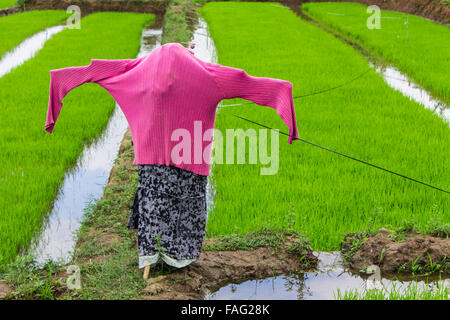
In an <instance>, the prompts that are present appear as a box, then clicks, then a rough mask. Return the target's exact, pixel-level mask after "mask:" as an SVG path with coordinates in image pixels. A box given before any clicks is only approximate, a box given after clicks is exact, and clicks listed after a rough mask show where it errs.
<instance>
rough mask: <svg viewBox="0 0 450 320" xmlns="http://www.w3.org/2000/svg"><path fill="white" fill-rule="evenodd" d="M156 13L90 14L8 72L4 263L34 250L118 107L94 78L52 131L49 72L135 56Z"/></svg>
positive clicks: (0, 237) (1, 138) (0, 136)
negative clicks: (62, 192)
mask: <svg viewBox="0 0 450 320" xmlns="http://www.w3.org/2000/svg"><path fill="white" fill-rule="evenodd" d="M63 16H64V15H61V17H63ZM20 17H21V18H22V19H23V21H22V20H20ZM7 18H8V17H7ZM14 18H15V19H18V20H17V25H19V26H22V25H24V24H25V23H24V21H28V16H19V15H15V16H14ZM154 18H155V17H154V15H152V14H140V13H113V12H101V13H95V14H91V15H88V16H86V17H85V18H83V19H82V20H81V29H65V30H63V31H61V32H60V33H58V34H56V35H55V36H53V37H52V38H51V39H49V40H48V41H47V42H46V44H45V45H44V47H43V48H42V50H40V51H39V52H38V54H37V55H36V56H35V57H34V58H33V59H30V60H28V61H26V62H25V63H24V64H23V65H22V66H20V67H18V68H16V69H14V70H13V71H12V72H11V73H9V74H6V75H5V76H4V77H2V78H0V88H1V89H0V90H1V94H0V128H1V129H0V149H1V150H2V152H1V153H0V163H1V166H0V181H1V183H0V194H1V195H2V197H0V260H1V262H3V261H5V260H6V261H7V260H10V259H11V258H13V257H14V256H15V255H16V254H17V253H18V252H20V251H21V250H23V249H24V248H26V247H27V246H28V244H29V243H30V241H31V239H32V238H33V236H34V235H36V233H38V232H39V231H40V228H41V226H42V224H43V222H44V221H45V215H46V213H48V211H49V209H50V208H51V204H52V202H53V200H54V198H55V196H56V194H57V191H58V189H59V187H60V183H61V181H62V179H63V177H64V174H65V172H66V171H67V170H68V169H69V168H70V167H72V166H73V165H74V164H75V162H76V160H77V158H78V156H79V154H80V152H81V151H82V150H83V148H84V147H85V145H86V144H89V143H92V142H94V141H95V138H96V137H98V136H99V134H100V133H101V132H102V130H103V129H104V128H105V126H106V124H107V122H108V118H109V116H110V115H111V113H112V112H113V110H114V108H115V101H114V99H113V98H112V97H111V96H110V95H109V94H108V93H107V92H106V91H105V90H104V89H103V88H101V87H100V86H98V85H96V84H93V83H87V84H85V85H83V86H80V87H78V88H76V89H74V90H72V91H71V92H69V93H68V95H67V96H66V97H65V99H64V105H63V109H62V110H61V117H60V119H58V124H57V125H56V126H55V129H54V131H53V133H52V134H49V133H48V132H46V131H45V130H44V125H45V118H46V113H47V104H48V94H49V81H50V73H49V70H51V69H58V68H64V67H70V66H82V65H88V64H89V63H90V60H91V59H92V58H97V59H126V58H133V57H135V56H136V54H137V52H138V50H139V46H140V35H141V31H142V28H143V27H144V26H145V25H147V24H148V23H149V22H151V21H153V20H154ZM3 19H4V18H0V23H1V21H2V20H3ZM55 21H57V19H56V18H55ZM12 25H14V24H12ZM0 29H1V28H0Z"/></svg>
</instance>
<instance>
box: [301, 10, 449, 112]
mask: <svg viewBox="0 0 450 320" xmlns="http://www.w3.org/2000/svg"><path fill="white" fill-rule="evenodd" d="M302 10H303V13H305V14H307V15H308V16H310V17H312V18H314V19H316V20H319V21H320V22H322V23H324V24H325V25H327V26H329V27H331V28H332V29H334V30H337V31H338V32H339V33H341V34H343V35H344V36H345V37H347V38H349V39H351V40H353V41H356V42H357V43H359V44H360V45H362V46H363V47H365V48H367V49H369V50H370V51H372V52H374V53H375V54H376V55H378V56H380V57H382V58H383V59H384V60H386V61H388V62H390V63H392V64H395V66H397V67H398V68H399V69H400V70H401V71H403V72H405V73H406V74H407V75H408V76H409V77H410V78H412V79H414V80H415V81H416V82H417V83H418V84H420V85H422V86H424V87H425V88H427V89H428V90H429V91H431V92H432V93H434V94H435V95H436V96H438V97H440V98H441V99H442V100H443V101H444V102H445V103H446V104H447V105H449V102H450V81H449V79H448V74H449V70H450V57H449V54H448V53H449V52H450V30H449V28H448V27H447V26H445V25H440V24H437V23H434V22H432V21H429V20H427V19H425V18H422V17H419V16H415V15H406V14H404V13H400V12H395V11H386V10H382V11H381V14H380V29H369V28H367V26H366V21H367V19H368V17H369V16H370V15H369V14H368V13H367V12H366V10H367V7H366V6H365V5H361V4H358V3H334V2H325V3H305V4H303V5H302ZM406 16H407V17H406ZM406 22H408V23H407V24H406Z"/></svg>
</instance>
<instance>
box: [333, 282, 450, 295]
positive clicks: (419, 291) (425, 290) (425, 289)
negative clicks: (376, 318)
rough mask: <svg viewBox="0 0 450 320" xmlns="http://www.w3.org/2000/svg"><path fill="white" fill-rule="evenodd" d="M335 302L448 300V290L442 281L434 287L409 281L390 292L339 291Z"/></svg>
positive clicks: (374, 290)
mask: <svg viewBox="0 0 450 320" xmlns="http://www.w3.org/2000/svg"><path fill="white" fill-rule="evenodd" d="M334 296H335V299H337V300H448V299H449V288H448V286H446V284H445V282H444V281H438V282H437V283H436V284H435V286H434V287H432V286H429V283H428V281H427V283H426V284H425V285H419V283H418V282H417V281H416V280H413V281H411V282H410V283H409V284H408V286H407V287H406V288H404V289H402V288H401V287H400V286H399V285H398V284H396V283H395V282H393V283H392V288H391V289H390V290H386V289H384V288H383V289H371V290H364V291H362V292H361V291H359V290H357V289H351V290H344V291H342V290H340V289H337V290H336V293H335V295H334Z"/></svg>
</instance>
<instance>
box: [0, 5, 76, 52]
mask: <svg viewBox="0 0 450 320" xmlns="http://www.w3.org/2000/svg"><path fill="white" fill-rule="evenodd" d="M67 16H68V15H67V13H66V12H65V11H64V10H36V11H26V12H22V13H16V14H13V15H9V16H4V17H1V19H0V40H1V41H0V57H1V56H2V55H3V54H5V52H6V51H8V50H11V49H13V48H14V47H16V46H17V45H18V44H19V43H20V42H22V41H23V40H25V39H26V38H28V37H29V36H31V35H33V34H34V33H36V32H38V31H41V30H44V29H45V28H48V27H51V26H54V25H57V24H59V23H61V22H63V21H64V20H65V19H66V18H67Z"/></svg>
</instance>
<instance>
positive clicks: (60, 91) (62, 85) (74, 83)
mask: <svg viewBox="0 0 450 320" xmlns="http://www.w3.org/2000/svg"><path fill="white" fill-rule="evenodd" d="M137 61H138V60H137V59H122V60H102V59H91V63H90V64H89V65H87V66H82V67H68V68H62V69H54V70H50V88H49V100H48V109H47V118H46V122H45V130H46V131H48V132H49V133H52V131H53V128H54V126H55V123H56V120H57V119H58V116H59V113H60V112H61V108H62V100H63V99H64V97H65V96H66V95H67V93H68V92H69V91H70V90H72V89H74V88H76V87H78V86H80V85H82V84H84V83H86V82H98V81H100V80H103V79H105V78H108V77H111V76H114V75H118V74H120V73H121V72H124V71H126V70H127V67H128V66H129V65H130V64H132V63H133V62H137Z"/></svg>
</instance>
